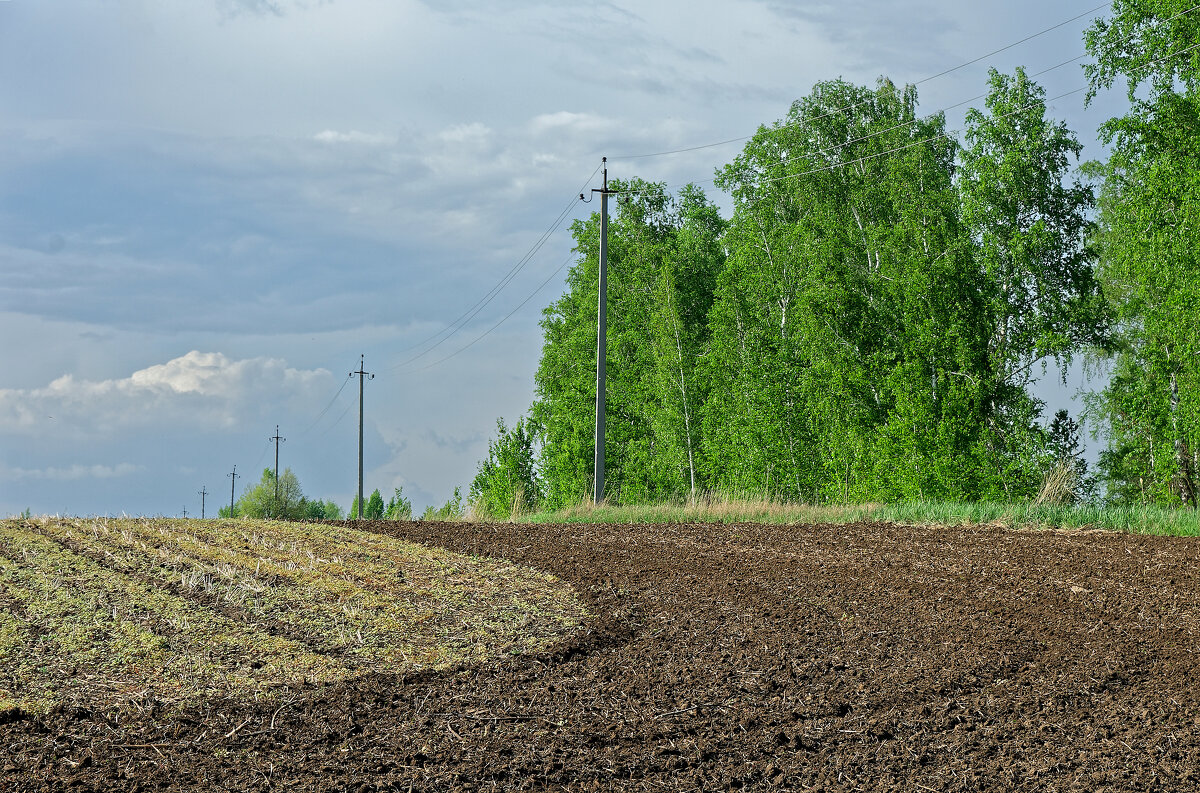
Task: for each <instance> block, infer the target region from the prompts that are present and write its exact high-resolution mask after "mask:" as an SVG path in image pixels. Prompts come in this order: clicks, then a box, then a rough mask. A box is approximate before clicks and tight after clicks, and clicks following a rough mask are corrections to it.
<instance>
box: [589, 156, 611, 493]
mask: <svg viewBox="0 0 1200 793" xmlns="http://www.w3.org/2000/svg"><path fill="white" fill-rule="evenodd" d="M601 162H602V163H603V164H604V182H603V187H601V188H600V189H599V190H596V189H593V190H592V192H593V193H599V194H600V283H599V293H600V297H599V300H598V303H599V305H598V306H597V309H596V459H595V471H596V484H595V490H594V491H593V494H592V502H593V503H595V504H599V503H600V502H601V501H603V500H604V397H605V359H606V358H607V356H608V195H609V193H608V158H607V157H604V158H603V159H602V160H601Z"/></svg>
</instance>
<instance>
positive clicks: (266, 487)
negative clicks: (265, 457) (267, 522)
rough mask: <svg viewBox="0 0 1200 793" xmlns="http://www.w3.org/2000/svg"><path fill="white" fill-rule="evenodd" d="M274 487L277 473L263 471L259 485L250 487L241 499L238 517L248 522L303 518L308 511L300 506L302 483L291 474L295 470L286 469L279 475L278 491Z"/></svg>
mask: <svg viewBox="0 0 1200 793" xmlns="http://www.w3.org/2000/svg"><path fill="white" fill-rule="evenodd" d="M275 484H276V483H275V475H274V472H273V471H272V470H271V469H270V468H264V469H263V473H262V478H261V479H260V480H259V481H258V483H257V484H253V485H247V486H246V489H245V491H243V493H242V497H241V498H240V499H238V502H237V505H236V510H235V512H236V514H238V515H244V516H245V517H247V518H283V519H287V520H300V519H302V518H304V517H305V507H304V506H303V505H302V504H301V502H302V501H303V500H304V493H303V492H302V491H301V489H300V480H299V479H297V478H296V475H295V474H294V473H292V469H291V468H285V469H284V470H283V472H282V473H280V474H279V487H278V490H276V487H275ZM276 493H278V497H277V496H276Z"/></svg>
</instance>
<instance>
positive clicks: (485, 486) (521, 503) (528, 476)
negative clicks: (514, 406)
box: [455, 417, 541, 518]
mask: <svg viewBox="0 0 1200 793" xmlns="http://www.w3.org/2000/svg"><path fill="white" fill-rule="evenodd" d="M469 493H470V501H471V504H472V505H474V508H475V511H476V512H478V513H479V514H481V515H486V516H488V517H493V518H507V517H509V516H510V515H514V514H516V515H520V514H522V513H524V512H525V511H527V510H528V509H534V508H536V507H537V505H538V502H539V501H540V500H541V499H540V487H539V484H538V479H537V474H536V473H535V471H534V459H533V434H532V432H531V431H530V427H529V424H528V423H527V422H526V421H525V419H524V417H522V418H520V419H518V420H517V423H516V424H515V425H513V427H512V429H509V428H508V427H506V426H505V425H504V419H498V420H497V421H496V439H495V440H492V441H488V456H487V458H485V459H484V460H482V461H481V462H480V463H479V471H478V472H477V473H476V474H475V479H474V481H472V482H471V489H470V491H469ZM457 495H458V494H457V491H456V492H455V496H456V497H457Z"/></svg>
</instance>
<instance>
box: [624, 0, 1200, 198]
mask: <svg viewBox="0 0 1200 793" xmlns="http://www.w3.org/2000/svg"><path fill="white" fill-rule="evenodd" d="M1197 9H1200V4H1198V5H1195V6H1193V7H1192V8H1190V9H1188V10H1187V11H1184V12H1182V13H1180V14H1176V15H1175V16H1174V17H1171V18H1170V19H1167V20H1164V23H1165V22H1170V21H1172V20H1174V19H1177V18H1179V17H1180V16H1183V15H1184V14H1189V13H1191V12H1192V11H1195V10H1197ZM1197 48H1200V44H1194V45H1192V46H1190V47H1185V48H1183V49H1180V50H1176V51H1175V52H1172V53H1169V54H1168V55H1164V56H1163V57H1161V58H1157V59H1155V60H1153V61H1149V62H1147V63H1145V64H1142V65H1141V66H1140V67H1138V68H1143V69H1144V68H1147V67H1150V66H1154V65H1155V64H1158V63H1161V62H1163V61H1165V60H1169V59H1171V58H1174V57H1176V56H1178V55H1183V54H1185V53H1187V52H1191V51H1192V50H1194V49H1197ZM1085 54H1086V53H1085ZM1082 57H1084V55H1080V56H1077V57H1075V58H1072V59H1070V60H1066V61H1063V62H1062V63H1059V64H1057V65H1055V66H1051V67H1049V68H1047V69H1043V70H1042V71H1040V72H1036V73H1035V74H1032V75H1029V76H1030V77H1031V78H1032V77H1038V76H1040V75H1043V74H1045V73H1047V72H1049V71H1053V70H1054V69H1058V68H1061V67H1062V66H1065V65H1067V64H1069V63H1073V62H1074V61H1077V60H1079V59H1080V58H1082ZM1088 88H1089V86H1086V85H1085V86H1081V87H1079V88H1076V89H1073V90H1071V91H1066V92H1064V93H1061V94H1058V95H1057V96H1053V97H1051V98H1049V99H1046V100H1043V101H1042V104H1043V105H1044V104H1047V103H1050V102H1054V101H1056V100H1058V99H1062V98H1064V97H1068V96H1071V95H1072V94H1078V93H1080V92H1082V91H1086V90H1088ZM986 96H987V94H980V95H979V96H976V97H973V98H971V99H966V100H964V101H962V102H959V103H957V104H954V105H950V106H948V107H945V108H942V109H940V110H938V111H936V112H945V111H946V110H951V109H953V108H956V107H960V106H962V105H965V104H967V103H968V102H974V101H975V100H977V99H981V98H984V97H986ZM859 104H862V103H859ZM1032 107H1034V105H1027V106H1025V107H1023V108H1018V109H1017V110H1015V111H1011V112H1010V113H1006V114H1004V115H1002V116H998V118H1006V117H1008V116H1010V115H1013V114H1016V113H1022V112H1024V111H1026V110H1029V109H1030V108H1032ZM833 112H837V111H831V112H830V113H825V114H822V115H819V116H815V117H814V118H812V119H804V120H803V121H798V122H796V123H794V124H789V125H787V126H786V127H784V126H781V127H776V128H774V129H773V130H772V131H778V130H782V129H785V128H788V127H796V126H800V125H802V124H807V123H811V122H813V121H817V120H820V119H822V118H825V117H827V116H829V115H831V114H832V113H833ZM922 120H923V119H920V118H916V119H912V120H910V121H906V122H903V123H901V124H895V125H893V126H891V127H888V128H886V129H882V130H878V131H876V132H873V133H871V134H869V135H864V136H862V137H859V138H855V139H853V140H849V141H846V142H844V143H839V144H837V145H836V146H830V147H827V148H824V149H818V150H816V151H813V152H810V153H808V155H807V156H808V157H817V156H820V155H824V154H834V153H836V152H838V151H840V150H842V149H844V148H846V147H847V146H850V145H853V144H855V143H862V142H864V141H868V140H871V139H873V138H877V137H879V136H881V135H885V134H887V133H888V132H893V131H895V130H897V129H902V128H903V127H907V126H912V125H913V124H916V123H918V122H920V121H922ZM962 131H963V130H961V129H953V130H947V131H946V132H943V133H941V134H938V135H934V136H933V137H930V138H923V139H921V140H918V141H913V142H912V143H908V144H905V145H904V146H900V147H898V148H894V149H889V150H888V151H885V152H879V153H877V154H872V155H868V156H865V157H860V158H858V159H856V160H850V161H847V162H842V163H833V164H830V165H828V166H822V167H821V168H816V169H813V170H809V171H803V172H800V173H794V174H788V175H786V176H781V177H776V178H774V179H764V180H761V181H760V182H758V184H769V183H771V182H773V181H779V180H782V179H794V178H796V177H800V176H808V175H810V174H814V173H820V172H822V171H827V170H832V169H834V168H841V167H843V166H846V165H855V164H858V163H860V162H864V161H866V160H870V159H875V158H877V157H881V156H884V155H886V154H894V153H896V152H899V151H904V150H906V149H910V148H912V147H914V146H918V145H921V144H924V143H932V142H934V141H937V140H941V139H944V138H949V137H950V136H951V135H954V134H957V133H960V132H962ZM782 162H787V160H783V161H782ZM715 183H716V180H714V179H708V180H704V181H695V182H691V184H697V185H710V184H713V185H715ZM666 188H667V185H666V183H665V182H664V183H662V184H659V185H655V186H654V187H651V188H646V189H642V190H619V191H616V193H617V195H648V194H658V193H660V192H662V191H663V190H665V189H666Z"/></svg>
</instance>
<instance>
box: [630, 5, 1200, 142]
mask: <svg viewBox="0 0 1200 793" xmlns="http://www.w3.org/2000/svg"><path fill="white" fill-rule="evenodd" d="M1111 5H1112V3H1111V2H1109V3H1103V4H1101V5H1098V6H1096V7H1095V8H1093V9H1091V10H1090V11H1084V12H1083V13H1082V14H1079V15H1077V16H1073V17H1071V18H1070V19H1067V20H1064V21H1062V22H1059V23H1058V24H1056V25H1051V26H1050V27H1048V28H1045V29H1044V30H1039V31H1038V32H1037V33H1032V34H1030V35H1028V36H1026V37H1025V38H1023V39H1020V40H1018V41H1014V42H1013V43H1011V44H1006V45H1005V46H1003V47H1000V48H999V49H996V50H992V51H991V52H989V53H987V54H985V55H980V56H979V57H977V58H974V59H972V60H969V61H967V62H966V63H960V64H959V65H958V66H954V67H952V68H950V69H946V70H945V71H941V72H938V73H937V74H933V75H930V76H929V77H924V78H922V79H920V80H917V81H916V82H915V83H912V85H924V84H925V83H928V82H930V81H932V80H936V79H938V78H939V77H945V76H946V75H947V74H952V73H954V72H956V71H958V70H959V69H965V68H966V67H968V66H973V65H974V64H976V63H979V62H980V61H982V60H984V59H985V58H990V57H992V56H993V55H999V54H1000V53H1002V52H1004V51H1006V50H1010V49H1012V48H1013V47H1016V46H1018V45H1021V44H1024V43H1026V42H1028V41H1032V40H1033V39H1036V38H1038V37H1039V36H1044V35H1045V34H1047V33H1050V32H1052V31H1055V30H1058V29H1059V28H1061V27H1064V26H1066V25H1069V24H1071V23H1072V22H1075V21H1076V20H1079V19H1082V18H1083V17H1085V16H1088V15H1089V14H1094V13H1095V12H1097V11H1099V10H1100V9H1102V8H1108V7H1109V6H1111ZM1192 10H1195V9H1192ZM1185 13H1187V12H1185ZM1167 21H1170V20H1167ZM1079 57H1081V58H1082V57H1083V56H1082V55H1081V56H1079ZM1075 60H1078V58H1077V59H1075ZM1066 63H1070V61H1067V62H1066ZM1061 65H1066V64H1065V63H1064V64H1061ZM867 101H869V100H867ZM966 101H968V102H970V101H972V100H970V99H968V100H966ZM864 104H866V101H864V102H857V103H854V104H850V105H846V106H845V107H839V108H836V109H834V110H830V111H828V112H827V113H825V114H824V115H821V116H817V117H816V118H813V119H810V121H819V120H820V119H822V118H825V117H826V116H831V115H834V114H836V113H841V112H843V111H846V110H855V109H857V108H859V107H862V106H863V105H864ZM791 126H796V125H794V124H786V125H784V126H781V127H776V128H775V129H774V130H772V131H777V130H784V129H788V128H789V127H791ZM756 134H757V133H756ZM753 137H754V135H743V136H742V137H738V138H729V139H727V140H721V141H716V142H714V143H702V144H699V145H696V146H687V147H684V148H681V149H671V150H669V151H658V152H651V153H649V154H623V155H617V156H616V157H609V159H610V160H641V159H647V158H650V157H665V156H667V155H670V154H683V153H686V152H692V151H700V150H701V149H711V148H715V147H717V146H726V145H728V144H730V143H740V142H742V141H745V140H750V139H751V138H753Z"/></svg>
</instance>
